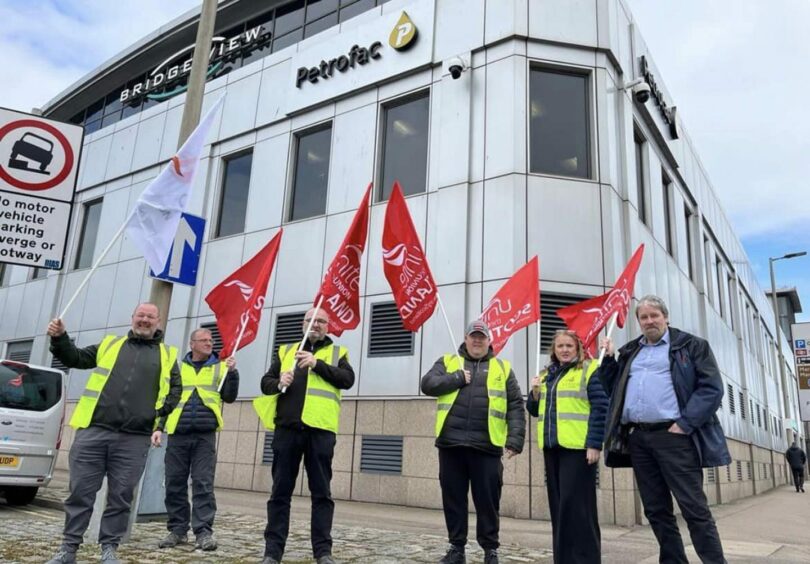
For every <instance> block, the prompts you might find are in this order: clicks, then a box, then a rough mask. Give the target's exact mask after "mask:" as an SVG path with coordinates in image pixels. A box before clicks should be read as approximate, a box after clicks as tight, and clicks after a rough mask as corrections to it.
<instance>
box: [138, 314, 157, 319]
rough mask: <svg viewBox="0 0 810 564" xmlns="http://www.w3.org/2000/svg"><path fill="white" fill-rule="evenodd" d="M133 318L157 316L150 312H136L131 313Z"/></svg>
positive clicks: (152, 317) (154, 317)
mask: <svg viewBox="0 0 810 564" xmlns="http://www.w3.org/2000/svg"><path fill="white" fill-rule="evenodd" d="M132 317H134V318H135V319H157V318H158V316H157V315H155V314H152V313H136V314H135V315H133V316H132Z"/></svg>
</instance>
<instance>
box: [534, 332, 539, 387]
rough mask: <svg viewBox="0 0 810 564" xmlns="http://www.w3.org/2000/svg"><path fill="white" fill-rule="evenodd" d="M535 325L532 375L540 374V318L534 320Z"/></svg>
mask: <svg viewBox="0 0 810 564" xmlns="http://www.w3.org/2000/svg"><path fill="white" fill-rule="evenodd" d="M535 326H536V327H537V353H536V354H535V360H534V375H535V376H538V375H539V374H540V320H539V319H538V320H537V321H535Z"/></svg>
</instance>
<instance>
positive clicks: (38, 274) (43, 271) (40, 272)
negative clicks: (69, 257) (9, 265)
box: [31, 266, 48, 280]
mask: <svg viewBox="0 0 810 564" xmlns="http://www.w3.org/2000/svg"><path fill="white" fill-rule="evenodd" d="M46 276H48V269H47V268H39V267H37V266H35V267H34V268H32V269H31V280H39V279H40V278H45V277H46Z"/></svg>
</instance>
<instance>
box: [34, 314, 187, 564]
mask: <svg viewBox="0 0 810 564" xmlns="http://www.w3.org/2000/svg"><path fill="white" fill-rule="evenodd" d="M159 324H160V312H159V311H158V308H157V306H156V305H154V304H150V303H143V304H140V305H139V306H138V307H137V308H135V311H134V313H133V314H132V328H131V329H130V331H129V333H128V334H127V335H126V336H122V337H119V336H116V335H108V336H107V337H104V339H103V340H102V341H101V343H99V344H97V345H91V346H89V347H84V348H77V347H75V346H74V345H73V343H72V342H71V340H70V338H69V337H68V334H67V332H66V331H65V325H64V323H62V320H61V319H54V320H52V321H51V322H50V323H49V324H48V335H49V336H50V338H51V352H52V353H53V355H54V356H55V357H56V358H58V359H59V360H60V361H62V363H63V364H64V365H65V366H67V367H69V368H78V369H80V370H85V369H92V371H91V373H90V377H89V378H88V379H87V384H86V385H85V388H84V391H83V392H82V394H81V396H80V397H79V403H78V404H77V405H76V408H75V409H74V411H73V416H72V417H71V418H70V426H71V427H73V428H74V429H76V436H75V438H74V439H73V444H72V445H71V447H70V456H69V468H70V495H69V496H68V498H67V499H66V500H65V504H64V507H65V528H64V532H63V536H64V539H63V541H62V546H61V548H60V549H59V551H58V552H57V553H56V555H55V556H54V557H53V559H52V560H50V561H49V563H48V564H65V563H73V562H76V550H78V548H79V545H80V544H81V543H82V536H83V535H84V532H85V531H86V530H87V526H88V525H89V524H90V516H91V515H92V513H93V504H94V503H95V500H96V492H98V490H99V488H101V483H102V481H103V479H104V476H106V477H107V488H108V490H107V505H106V507H105V509H104V516H103V517H102V518H101V527H100V529H99V535H98V536H99V538H98V542H99V544H101V561H102V562H106V563H107V564H119V562H120V560H118V556H117V555H116V550H117V549H118V545H119V544H120V542H121V538H122V537H123V536H124V533H125V532H126V530H127V524H128V522H129V511H130V505H131V503H132V496H133V491H134V489H135V486H136V485H137V484H138V480H139V479H140V477H141V474H142V473H143V469H144V466H145V465H146V455H147V453H148V452H149V444H150V437H151V439H152V442H153V444H154V443H155V442H156V441H157V440H158V439H159V437H160V432H159V431H155V419H157V418H158V417H161V416H165V415H168V414H169V413H171V411H172V410H173V409H174V406H175V405H177V401H178V400H179V399H180V392H181V390H182V384H181V383H180V371H179V370H178V369H177V349H176V348H174V347H169V346H166V345H164V344H163V331H161V330H160V329H158V325H159Z"/></svg>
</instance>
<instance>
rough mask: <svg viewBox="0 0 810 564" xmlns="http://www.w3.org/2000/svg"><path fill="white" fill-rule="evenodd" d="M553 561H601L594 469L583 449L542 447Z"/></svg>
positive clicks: (567, 563) (582, 563) (572, 563)
mask: <svg viewBox="0 0 810 564" xmlns="http://www.w3.org/2000/svg"><path fill="white" fill-rule="evenodd" d="M543 460H544V461H545V465H546V482H547V485H546V487H547V490H548V506H549V510H550V511H551V529H552V534H553V538H554V541H553V545H554V562H555V564H588V563H590V562H596V563H598V562H601V561H602V557H601V534H600V531H599V514H598V513H597V510H596V468H597V467H598V463H597V464H588V461H587V460H586V459H585V450H584V449H580V450H575V449H567V448H547V449H543Z"/></svg>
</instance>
